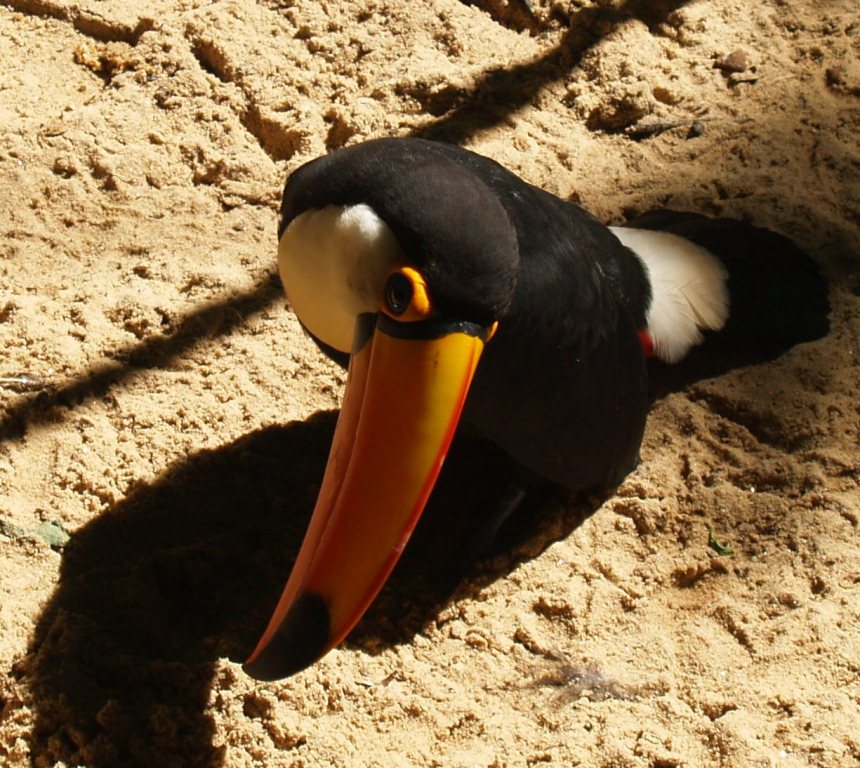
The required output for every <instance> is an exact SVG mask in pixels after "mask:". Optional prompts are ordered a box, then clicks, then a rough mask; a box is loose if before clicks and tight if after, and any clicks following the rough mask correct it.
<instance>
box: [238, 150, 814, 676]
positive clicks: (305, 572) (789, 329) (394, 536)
mask: <svg viewBox="0 0 860 768" xmlns="http://www.w3.org/2000/svg"><path fill="white" fill-rule="evenodd" d="M278 237H279V245H278V268H279V272H280V276H281V280H282V282H283V285H284V288H285V291H286V295H287V298H288V301H289V303H290V305H291V306H292V309H293V311H294V312H295V314H296V316H297V317H298V319H299V321H300V322H301V324H302V326H303V327H304V328H305V330H306V331H307V332H308V333H309V334H310V335H311V337H312V338H313V339H314V340H315V341H316V343H317V344H318V345H319V347H320V348H321V349H322V350H323V351H324V352H325V353H326V354H328V355H330V356H331V357H332V358H334V359H335V360H338V361H339V362H342V363H343V364H345V365H348V377H347V386H346V390H345V393H344V397H343V404H342V408H341V412H340V415H339V418H338V422H337V426H336V428H335V433H334V437H333V442H332V447H331V451H330V454H329V458H328V463H327V465H326V469H325V472H324V476H323V480H322V483H321V486H320V491H319V497H318V500H317V502H316V506H315V508H314V512H313V515H312V517H311V521H310V524H309V527H308V530H307V533H306V535H305V539H304V541H303V543H302V546H301V548H300V550H299V553H298V556H297V558H296V561H295V563H294V565H293V569H292V572H291V574H290V576H289V579H288V581H287V584H286V586H285V588H284V590H283V594H282V595H281V598H280V600H279V601H278V603H277V606H276V608H275V610H274V614H273V615H272V618H271V620H270V622H269V624H268V626H267V628H266V629H265V631H264V632H263V634H262V637H261V639H260V641H259V643H258V645H257V647H256V649H255V650H254V651H253V653H252V654H251V656H250V658H249V659H248V661H247V662H246V664H245V669H246V670H247V671H248V673H249V674H251V675H252V676H254V677H256V678H259V679H266V680H271V679H277V678H280V677H285V676H288V675H290V674H293V673H295V672H297V671H299V670H301V669H303V668H305V667H307V666H309V665H310V664H312V663H313V662H314V661H316V660H317V659H319V658H320V657H321V656H322V655H323V654H325V653H326V652H327V651H328V650H329V649H331V648H333V647H334V646H336V645H338V644H339V643H340V642H341V640H343V639H344V638H345V637H346V635H347V634H348V633H349V631H350V630H351V629H352V627H353V626H354V625H355V624H356V623H357V622H358V620H359V619H360V618H361V616H362V614H363V613H364V612H365V610H366V609H367V608H368V606H369V605H370V603H371V602H372V601H373V599H374V597H375V596H376V594H377V593H378V591H379V590H380V588H381V587H382V585H383V583H384V582H385V581H386V579H387V577H388V575H389V574H390V572H391V570H392V568H393V567H394V565H395V563H396V562H397V560H398V558H399V556H400V554H401V553H402V552H403V549H404V547H405V546H406V543H407V541H408V539H409V537H410V534H411V532H412V531H413V529H414V527H415V525H416V522H417V521H418V519H419V516H420V515H421V513H422V510H423V509H424V506H425V503H426V502H427V500H428V497H429V495H430V494H431V492H432V490H433V487H434V484H435V482H436V480H437V477H438V475H439V472H440V470H441V469H442V465H443V462H444V460H445V457H446V452H447V451H448V448H449V446H450V444H451V440H452V437H453V436H454V434H455V432H456V431H457V430H458V429H463V428H468V429H469V430H470V431H472V432H474V433H476V434H479V435H481V436H482V438H483V439H485V440H487V441H489V442H491V443H492V444H494V445H495V446H496V447H497V448H498V449H500V450H501V451H503V452H504V453H505V454H507V456H508V457H510V458H511V459H512V460H513V462H514V463H515V466H517V467H518V468H520V469H521V470H522V472H521V476H522V477H523V478H529V479H530V480H537V481H538V482H544V483H547V484H551V485H553V486H558V487H561V488H564V489H566V491H568V492H570V493H572V494H576V493H580V492H584V491H590V490H597V489H612V488H614V487H616V486H618V485H619V484H620V483H621V482H622V480H623V479H624V478H625V477H626V476H627V474H628V473H630V472H631V471H632V470H633V469H634V468H635V466H636V465H637V462H638V460H639V449H640V444H641V442H642V437H643V432H644V429H645V421H646V415H647V412H648V408H649V404H650V403H651V402H652V398H653V392H654V389H655V387H654V384H655V382H656V383H657V384H659V383H660V381H661V380H663V379H671V377H672V372H673V371H677V370H681V371H683V370H685V365H686V364H687V361H689V365H688V366H687V368H686V370H688V371H691V372H693V373H692V374H691V375H696V376H703V375H710V374H713V373H715V372H717V371H718V369H719V365H720V364H721V363H716V362H713V361H718V360H720V359H724V358H726V357H728V359H730V360H733V361H734V362H735V363H736V364H744V363H746V362H749V361H751V360H757V359H763V358H765V357H768V356H770V357H774V356H776V354H779V353H781V352H782V351H784V350H785V349H787V348H788V347H789V346H791V345H793V344H796V343H798V342H799V341H805V340H810V339H814V338H819V337H820V336H822V335H824V334H825V333H826V332H827V327H828V326H827V312H828V308H829V304H828V299H827V288H826V283H825V282H824V280H823V278H822V277H821V275H820V272H819V270H818V268H817V267H816V265H815V264H814V262H813V261H812V260H811V259H810V258H809V257H808V256H806V255H805V254H803V253H802V252H800V251H799V249H797V248H796V247H795V246H794V245H793V244H792V243H791V242H790V241H788V240H787V239H786V238H783V237H781V236H779V235H776V234H774V233H771V232H768V231H767V230H763V229H759V228H756V227H753V226H752V225H749V224H746V223H743V222H739V221H721V220H719V219H710V218H707V217H705V216H700V215H696V214H682V213H675V212H668V211H656V212H651V213H649V214H645V215H644V216H642V217H640V218H639V219H638V220H635V221H634V222H633V223H632V225H631V226H618V227H607V226H604V225H603V224H601V223H600V222H599V221H597V220H596V219H595V218H594V217H592V216H591V215H590V214H589V213H587V212H586V211H585V210H583V208H581V207H580V206H578V205H576V204H574V203H572V202H570V201H567V200H564V199H561V198H559V197H557V196H555V195H553V194H550V193H548V192H546V191H543V190H541V189H539V188H538V187H536V186H533V185H531V184H529V183H527V182H526V181H524V180H522V179H520V178H519V177H517V176H516V175H514V174H513V173H511V172H510V171H508V170H506V169H505V168H504V167H502V166H501V165H500V164H498V163H496V162H495V161H493V160H491V159H489V158H487V157H483V156H481V155H479V154H476V153H473V152H471V151H468V150H466V149H462V148H460V147H457V146H454V145H449V144H444V143H438V142H434V141H429V140H425V139H418V138H384V139H375V140H370V141H366V142H363V143H359V144H355V145H353V146H349V147H346V148H342V149H338V150H336V151H334V152H332V153H331V154H328V155H326V156H324V157H321V158H318V159H315V160H313V161H311V162H308V163H307V164H305V165H303V166H302V167H300V168H299V169H298V170H296V171H295V172H294V173H292V174H291V175H290V177H289V179H288V180H287V183H286V186H285V189H284V193H283V201H282V204H281V209H280V221H279V228H278ZM703 342H704V343H703ZM762 349H764V350H766V351H765V352H764V353H762V352H761V350H762Z"/></svg>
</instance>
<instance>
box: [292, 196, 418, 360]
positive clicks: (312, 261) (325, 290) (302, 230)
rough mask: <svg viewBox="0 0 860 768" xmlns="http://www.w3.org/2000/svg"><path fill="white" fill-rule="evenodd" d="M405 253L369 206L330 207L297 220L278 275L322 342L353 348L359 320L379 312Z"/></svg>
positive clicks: (306, 323) (304, 320) (299, 313)
mask: <svg viewBox="0 0 860 768" xmlns="http://www.w3.org/2000/svg"><path fill="white" fill-rule="evenodd" d="M402 261H403V252H402V251H401V249H400V246H399V245H398V243H397V240H396V239H395V237H394V234H393V233H392V232H391V230H390V229H389V228H388V226H387V225H386V224H385V222H384V221H382V219H380V218H379V216H377V215H376V212H375V211H374V210H373V209H372V208H371V207H370V206H369V205H365V204H364V203H361V204H359V205H351V206H346V207H343V206H334V205H331V206H327V207H325V208H322V209H320V210H309V211H305V212H304V213H302V214H300V215H298V216H296V218H295V219H293V220H292V221H291V222H290V223H289V225H288V226H287V228H286V229H285V230H284V233H283V235H281V240H280V242H279V243H278V271H279V272H280V275H281V281H282V282H283V284H284V290H285V291H286V293H287V298H288V299H289V300H290V304H292V307H293V311H294V312H295V313H296V315H297V316H298V318H299V320H301V322H302V323H303V324H304V326H305V327H306V328H307V329H308V330H309V331H310V332H311V333H312V334H313V335H314V336H316V337H317V338H318V339H319V340H320V341H323V342H325V343H326V344H328V345H329V346H332V347H334V348H335V349H337V350H340V351H341V352H349V351H350V350H351V348H352V335H353V331H354V329H355V319H356V317H357V316H358V315H360V314H362V313H364V312H376V311H377V310H378V309H379V306H380V303H381V301H382V295H383V291H384V288H385V281H386V278H387V277H388V273H389V272H390V271H391V268H392V267H393V266H394V265H395V264H396V263H402Z"/></svg>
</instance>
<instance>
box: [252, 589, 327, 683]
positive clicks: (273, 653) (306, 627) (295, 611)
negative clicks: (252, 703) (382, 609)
mask: <svg viewBox="0 0 860 768" xmlns="http://www.w3.org/2000/svg"><path fill="white" fill-rule="evenodd" d="M330 624H331V622H330V620H329V612H328V606H327V605H326V603H325V600H323V598H322V597H320V596H319V595H316V594H314V593H312V592H305V593H304V594H303V595H301V596H299V598H298V599H297V600H296V602H295V603H294V604H293V606H292V608H290V612H289V613H288V614H287V616H286V618H285V619H284V621H283V623H282V624H281V626H280V627H278V631H277V632H276V633H275V636H274V637H273V638H272V639H271V641H270V642H269V644H268V645H267V646H266V647H265V648H264V649H263V651H262V652H261V653H260V655H259V656H258V657H257V658H256V659H254V661H253V662H249V663H245V664H244V665H243V666H242V668H243V669H244V670H245V672H246V673H247V674H248V675H250V676H251V677H253V678H255V679H257V680H264V681H271V680H280V679H281V678H284V677H289V676H290V675H294V674H295V673H296V672H301V671H302V670H303V669H305V668H306V667H309V666H310V665H311V664H313V663H314V662H315V661H316V660H317V659H319V658H320V657H321V656H322V655H323V654H324V653H325V652H326V651H327V650H328V647H329V637H330V636H331V632H330Z"/></svg>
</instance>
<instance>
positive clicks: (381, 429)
mask: <svg viewBox="0 0 860 768" xmlns="http://www.w3.org/2000/svg"><path fill="white" fill-rule="evenodd" d="M490 334H491V332H489V333H488V330H487V329H485V328H483V327H481V326H478V325H475V324H473V323H466V322H461V323H447V324H445V323H440V322H437V321H434V320H427V321H421V322H407V323H403V322H397V321H395V320H393V319H391V318H390V317H388V316H386V315H383V314H380V315H374V314H368V315H362V316H361V317H359V319H358V322H357V324H356V332H355V338H354V343H353V350H352V357H351V358H350V366H349V376H348V381H347V388H346V393H345V395H344V402H343V407H342V409H341V413H340V417H339V419H338V423H337V428H336V429H335V434H334V440H333V443H332V448H331V453H330V454H329V459H328V464H327V466H326V470H325V475H324V477H323V482H322V486H321V489H320V493H319V497H318V499H317V504H316V507H315V509H314V513H313V516H312V518H311V522H310V526H309V528H308V531H307V534H306V536H305V540H304V542H303V543H302V547H301V549H300V551H299V555H298V558H297V559H296V562H295V565H294V566H293V570H292V573H291V574H290V578H289V580H288V581H287V585H286V587H285V588H284V591H283V594H282V595H281V598H280V600H279V602H278V605H277V607H276V608H275V612H274V614H273V615H272V618H271V620H270V621H269V625H268V627H267V628H266V630H265V632H264V633H263V636H262V638H261V639H260V642H259V643H258V644H257V647H256V649H255V650H254V652H253V653H252V654H251V656H250V658H249V659H248V661H247V662H246V664H245V669H246V670H247V671H248V673H249V674H251V675H252V676H254V677H257V678H260V679H266V680H271V679H277V678H280V677H285V676H287V675H290V674H293V673H294V672H297V671H299V670H301V669H303V668H305V667H306V666H308V665H310V664H311V663H313V662H314V661H316V660H317V659H318V658H320V657H321V656H322V655H323V654H324V653H326V651H328V650H329V649H331V648H333V647H334V646H336V645H337V644H338V643H340V641H341V640H342V639H343V638H344V637H346V635H347V634H348V633H349V631H350V630H351V629H352V628H353V627H354V626H355V624H356V623H357V622H358V620H359V619H360V618H361V616H362V615H363V614H364V612H365V611H366V610H367V608H368V606H369V605H370V603H371V602H372V601H373V599H374V597H375V596H376V594H377V593H378V592H379V590H380V589H381V588H382V585H383V584H384V583H385V580H386V579H387V578H388V575H389V574H390V573H391V570H392V569H393V568H394V565H395V563H396V562H397V559H398V558H399V557H400V554H401V552H402V551H403V549H404V547H405V546H406V542H407V541H408V539H409V536H410V534H411V533H412V531H413V529H414V528H415V525H416V523H417V522H418V518H419V517H420V515H421V512H422V511H423V509H424V505H425V503H426V502H427V498H428V497H429V495H430V492H431V490H432V489H433V485H434V484H435V482H436V478H437V477H438V475H439V471H440V470H441V468H442V463H443V461H444V459H445V455H446V453H447V451H448V447H449V445H450V443H451V439H452V438H453V436H454V431H455V429H456V427H457V422H458V420H459V418H460V412H461V411H462V408H463V404H464V402H465V400H466V394H467V392H468V389H469V385H470V384H471V381H472V376H473V375H474V372H475V368H476V366H477V363H478V359H479V358H480V355H481V352H482V351H483V348H484V344H485V341H486V339H487V338H488V335H490Z"/></svg>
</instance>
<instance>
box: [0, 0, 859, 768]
mask: <svg viewBox="0 0 860 768" xmlns="http://www.w3.org/2000/svg"><path fill="white" fill-rule="evenodd" d="M144 6H145V7H146V10H140V8H142V7H144ZM529 8H531V10H529ZM858 54H860V14H858V8H857V4H856V0H823V1H822V2H816V3H811V2H803V1H802V0H765V1H764V2H760V3H748V2H744V1H743V0H713V2H703V1H702V0H689V1H688V2H684V1H683V0H675V1H674V2H666V1H662V2H661V1H660V0H657V1H655V2H637V1H636V0H601V1H600V2H587V1H586V0H564V1H561V2H551V3H550V2H548V0H534V2H532V3H531V4H527V3H521V2H519V0H495V2H490V1H488V2H484V3H481V2H476V3H473V4H472V5H467V4H463V3H459V2H456V1H455V0H435V2H434V1H431V2H428V3H418V2H405V0H357V1H356V2H345V1H341V2H336V1H335V0H261V1H260V2H256V3H255V2H251V0H214V1H213V2H201V1H200V0H185V1H184V2H182V1H180V2H173V3H170V2H167V1H166V0H156V1H155V2H151V3H134V2H131V1H130V0H101V1H100V0H80V1H79V2H75V0H0V343H2V356H0V764H2V765H3V766H8V768H18V767H19V766H30V765H35V766H54V765H59V766H77V765H80V766H87V767H88V768H89V767H105V768H109V767H112V766H165V767H168V768H169V767H172V766H177V767H178V766H230V767H233V766H236V767H239V766H242V767H244V766H269V767H270V768H277V767H280V766H496V767H501V766H512V767H513V766H531V765H540V764H551V765H583V766H625V767H626V766H630V767H631V768H633V767H634V766H635V767H636V768H638V767H639V766H664V767H665V766H732V767H738V766H740V767H743V766H786V767H788V766H791V767H795V766H810V765H811V766H828V767H830V766H853V765H860V540H858V525H860V497H859V496H858V480H860V477H858V473H860V449H858V440H860V369H858V355H860V277H858V271H857V266H858V262H860V61H858V58H860V57H858ZM391 134H398V135H403V134H418V135H425V136H431V137H435V138H441V139H447V140H450V141H456V142H458V143H461V144H463V145H465V146H469V147H471V148H474V149H477V150H479V151H481V152H483V153H485V154H488V155H491V156H493V157H495V158H496V159H498V160H500V161H501V162H503V163H505V164H506V165H508V166H509V167H511V168H512V169H514V170H515V171H517V172H518V173H520V174H521V175H523V176H524V177H526V178H527V179H529V180H530V181H533V182H535V183H538V184H540V185H542V186H544V187H546V188H547V189H550V190H552V191H554V192H556V193H558V194H560V195H563V196H566V197H570V198H572V199H575V200H577V201H580V202H581V203H582V204H583V205H585V206H586V207H587V208H588V209H590V210H591V211H592V212H593V213H595V214H596V215H598V216H599V217H602V218H603V219H605V220H607V221H615V222H618V221H622V220H624V219H625V218H628V217H630V216H632V215H635V214H637V213H640V212H642V211H645V210H647V209H649V208H652V207H656V206H666V205H668V206H672V207H676V208H685V209H690V210H696V211H701V212H705V213H709V214H714V215H732V216H739V217H744V218H748V219H750V220H752V221H754V222H755V223H757V224H759V225H763V226H768V227H771V228H773V229H775V230H777V231H780V232H782V233H784V234H787V235H789V236H791V237H792V238H794V239H795V240H796V241H797V242H798V243H799V244H800V245H801V246H802V247H803V248H805V249H806V250H807V251H808V252H809V253H811V254H812V255H813V256H814V258H815V259H816V260H817V261H818V262H819V263H820V264H821V265H822V268H823V270H824V271H825V273H826V274H827V276H828V278H829V279H830V280H831V283H832V294H831V299H832V304H833V312H832V318H831V319H832V330H831V332H830V334H829V335H828V336H827V337H826V338H824V339H822V340H820V341H818V342H814V343H810V344H805V345H802V346H799V347H796V348H794V349H793V350H791V351H790V352H788V353H787V354H785V355H784V356H783V357H781V358H780V359H778V360H776V361H774V362H772V363H769V364H765V365H759V366H756V367H752V368H749V369H743V370H736V371H734V372H731V373H728V374H726V375H724V376H721V377H720V378H718V379H715V380H709V381H704V382H700V383H698V384H696V385H694V386H692V387H691V388H690V389H688V390H687V391H683V392H679V393H676V394H673V395H670V396H669V397H667V398H665V399H664V400H662V401H661V402H660V403H659V404H658V405H657V406H656V407H655V409H654V412H653V414H652V416H651V419H650V422H649V427H648V431H647V435H646V439H645V444H644V447H643V462H642V464H641V466H640V468H639V469H638V470H637V471H636V472H635V473H634V474H633V475H632V476H631V477H630V478H629V479H628V480H627V482H625V484H624V485H623V486H622V487H621V488H620V489H619V490H618V492H617V494H616V495H615V496H614V497H612V498H610V499H609V500H607V501H605V502H604V503H603V504H602V506H600V508H599V509H598V510H597V511H596V513H595V514H593V515H591V516H588V515H587V514H586V512H587V511H588V509H587V505H574V506H573V507H570V508H566V509H560V510H555V511H552V512H551V513H548V514H546V515H544V516H543V517H542V518H541V520H540V522H539V523H537V524H536V525H535V526H534V529H533V530H532V532H531V534H530V535H528V536H519V537H517V538H516V539H515V540H512V541H513V543H512V544H511V545H510V546H508V547H507V548H506V549H505V550H504V551H503V552H502V553H501V554H500V555H499V556H498V557H496V558H495V559H493V560H490V561H487V562H483V563H480V564H478V565H477V566H475V567H473V568H472V569H471V570H469V571H468V572H467V573H466V574H465V575H463V574H462V568H461V566H462V563H460V562H459V560H458V556H457V555H458V553H457V547H456V540H453V541H452V537H451V536H448V537H447V538H446V537H445V532H446V530H447V528H446V524H444V523H438V522H437V523H435V529H434V527H433V526H434V523H433V520H431V522H430V523H428V524H427V525H428V526H429V527H428V531H427V535H423V539H422V538H419V545H420V542H421V541H422V540H423V541H424V544H423V545H420V546H419V547H417V548H416V551H419V550H420V548H421V546H423V551H424V555H423V559H422V557H421V556H419V555H415V556H413V557H411V560H410V559H408V560H407V563H406V564H405V566H404V567H403V568H401V569H400V570H399V571H398V572H397V574H396V575H395V577H394V579H393V580H392V583H391V584H390V586H389V588H388V589H387V590H386V592H385V593H384V594H383V595H382V596H381V599H380V602H379V604H378V605H377V606H376V607H375V608H374V609H373V610H371V612H370V614H369V616H368V617H367V618H366V619H365V620H364V621H363V622H362V624H361V625H360V626H359V628H358V629H357V630H356V631H355V633H354V634H353V636H352V637H351V638H350V640H349V641H348V642H346V643H345V644H344V645H343V646H342V647H341V648H339V649H337V650H335V651H334V652H332V653H330V654H329V655H328V656H327V657H326V658H325V659H324V660H323V661H321V662H320V663H318V664H316V665H315V666H314V667H313V668H311V669H309V670H307V671H306V672H303V673H301V674H299V675H297V676H295V677H293V678H292V679H288V680H285V681H282V682H278V683H270V684H261V683H257V682H255V681H253V680H251V679H249V678H248V677H247V676H246V675H244V673H243V672H242V670H241V667H240V662H241V660H242V659H243V658H244V657H245V655H246V654H247V653H248V651H249V649H250V648H251V647H252V645H253V643H254V642H255V640H256V637H257V635H258V633H259V632H260V630H261V627H262V626H263V623H264V622H265V620H266V619H267V616H268V612H269V611H270V609H271V606H272V604H273V602H274V600H275V598H276V596H277V594H278V592H279V590H280V588H281V586H282V581H283V579H284V577H285V575H286V573H287V571H288V569H289V565H290V562H291V560H292V558H293V557H294V556H295V552H296V551H297V548H298V544H299V542H300V539H301V535H302V531H303V529H304V526H305V524H306V522H307V519H308V516H309V514H310V510H311V508H312V505H313V501H314V498H315V494H316V489H317V484H318V482H319V479H320V473H321V470H322V467H323V464H324V461H325V457H326V453H327V447H328V442H329V440H330V438H331V433H332V429H333V424H334V418H335V412H336V409H337V406H338V403H339V397H340V395H341V392H342V385H343V382H344V378H345V377H344V374H343V373H342V372H341V371H340V370H339V369H337V368H336V367H334V366H333V365H332V364H330V363H328V362H326V361H325V360H324V359H323V358H322V357H321V355H320V354H319V353H318V352H317V351H316V350H315V349H314V347H313V346H312V345H311V344H310V343H309V342H308V340H307V339H305V338H304V337H303V335H302V333H301V332H300V329H299V327H298V325H297V323H296V321H295V319H294V317H293V316H292V315H291V314H290V312H289V311H288V308H287V307H286V303H285V300H284V299H283V298H282V296H281V293H280V291H279V289H278V286H277V284H276V282H275V280H274V279H273V272H274V252H275V242H274V241H275V221H276V209H277V203H278V199H279V194H280V189H281V185H282V183H283V181H284V179H285V178H286V176H287V174H288V173H289V172H290V171H291V170H292V169H294V168H295V167H297V166H298V165H299V164H301V163H302V162H304V161H306V160H308V159H310V158H312V157H314V156H316V155H319V154H321V153H324V152H326V151H327V150H330V149H333V148H336V147H339V146H342V145H344V144H347V143H353V142H356V141H359V140H361V139H364V138H369V137H373V136H381V135H391ZM466 453H467V454H468V450H466ZM454 486H455V487H456V482H455V483H454ZM479 490H480V489H471V488H470V489H469V490H468V492H466V493H465V496H466V497H465V498H460V497H458V494H457V493H449V494H448V497H447V498H448V502H445V503H442V504H439V505H437V506H438V507H440V508H444V509H443V511H442V512H440V513H439V515H438V516H437V517H439V518H440V519H441V518H444V510H445V509H447V510H448V511H449V512H450V509H452V508H453V509H455V510H456V509H457V508H458V507H457V505H458V504H459V505H461V506H462V507H463V508H468V507H469V505H475V504H482V503H485V502H482V501H481V497H480V493H479ZM473 491H474V492H473ZM473 496H474V497H475V498H473ZM461 511H462V510H461ZM462 516H463V515H460V517H462ZM430 517H431V518H432V517H433V515H432V514H431V515H430ZM428 519H429V518H428ZM433 519H436V518H433ZM709 528H710V529H712V531H713V535H714V536H715V537H716V539H717V540H718V541H720V542H721V543H722V544H724V545H726V546H728V547H730V548H731V550H732V554H720V553H719V552H717V551H716V550H715V549H714V548H712V547H709V544H708V530H709ZM68 535H70V536H71V540H70V541H67V540H66V539H67V538H68ZM410 563H411V564H410ZM428 563H429V565H428ZM440 585H442V586H440Z"/></svg>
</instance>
